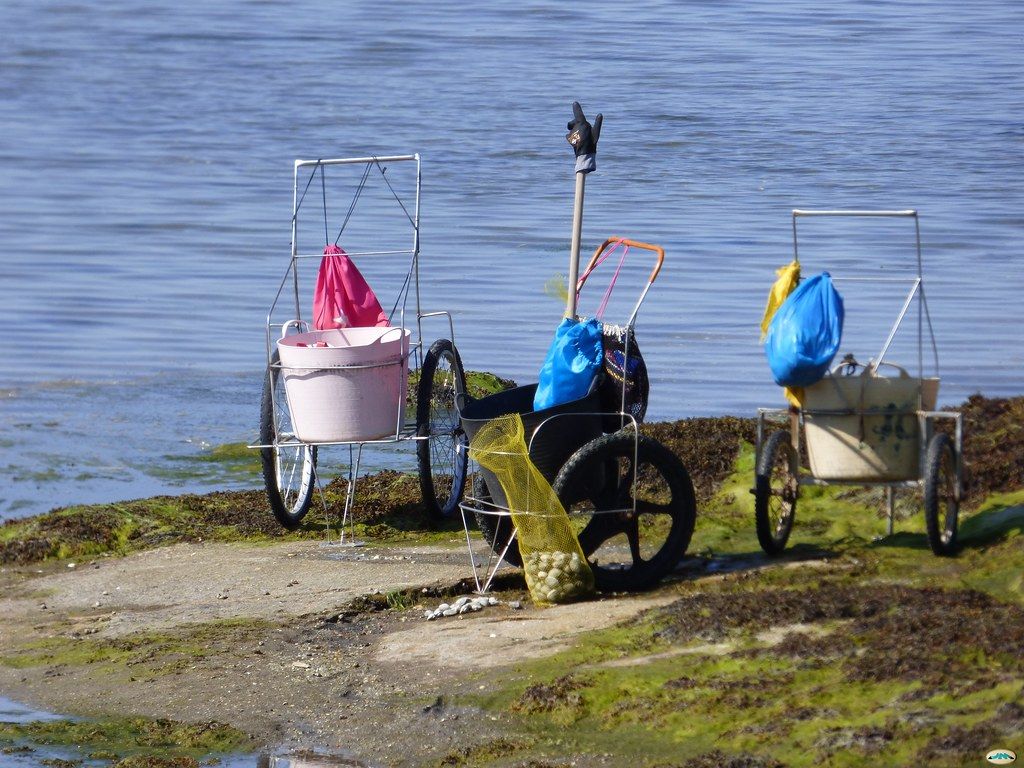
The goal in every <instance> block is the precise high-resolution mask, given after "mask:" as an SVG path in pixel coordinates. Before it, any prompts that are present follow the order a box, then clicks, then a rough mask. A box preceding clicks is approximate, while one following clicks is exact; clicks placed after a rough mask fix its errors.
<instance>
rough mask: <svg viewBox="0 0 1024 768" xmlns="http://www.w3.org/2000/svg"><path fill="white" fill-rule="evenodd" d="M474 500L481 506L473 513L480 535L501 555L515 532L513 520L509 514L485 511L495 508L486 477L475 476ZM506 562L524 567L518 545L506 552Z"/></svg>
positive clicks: (517, 566)
mask: <svg viewBox="0 0 1024 768" xmlns="http://www.w3.org/2000/svg"><path fill="white" fill-rule="evenodd" d="M473 498H474V499H476V501H477V504H478V506H479V509H478V510H476V511H474V512H473V516H474V517H476V524H477V526H478V527H479V528H480V533H481V535H482V536H483V537H484V541H486V542H487V543H488V544H489V545H490V547H491V549H492V550H493V551H494V553H495V554H496V555H500V554H501V551H502V550H503V549H505V546H506V545H507V544H508V540H509V539H510V538H511V537H512V533H513V532H514V531H515V528H514V526H513V525H512V518H511V517H509V516H508V514H507V513H506V514H504V515H499V514H494V515H489V514H487V512H486V511H485V510H487V509H490V508H493V507H494V501H493V500H492V499H491V493H490V491H488V490H487V483H486V481H485V480H484V476H483V475H481V474H480V473H477V474H476V475H474V476H473ZM505 562H506V563H508V564H509V565H513V566H515V567H516V568H520V567H522V565H523V558H522V556H521V555H520V554H519V546H518V544H513V545H512V546H511V547H509V548H508V550H507V551H506V552H505Z"/></svg>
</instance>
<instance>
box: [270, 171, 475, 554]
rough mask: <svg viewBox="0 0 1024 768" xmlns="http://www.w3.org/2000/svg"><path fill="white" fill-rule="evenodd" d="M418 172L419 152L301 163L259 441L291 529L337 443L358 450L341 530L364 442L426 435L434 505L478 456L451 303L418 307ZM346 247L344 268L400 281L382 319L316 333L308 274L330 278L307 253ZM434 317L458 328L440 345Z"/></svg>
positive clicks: (450, 497) (444, 511)
mask: <svg viewBox="0 0 1024 768" xmlns="http://www.w3.org/2000/svg"><path fill="white" fill-rule="evenodd" d="M389 171H391V172H390V173H389ZM420 182H421V169H420V156H419V155H418V154H413V155H401V156H388V157H377V156H371V157H357V158H342V159H327V160H325V159H318V160H296V161H295V167H294V174H293V186H292V193H293V195H292V200H293V207H292V219H291V254H290V259H289V262H288V267H287V269H286V271H285V274H284V277H283V278H282V280H281V283H280V286H279V287H278V290H277V294H276V295H275V297H274V301H273V303H272V304H271V307H270V310H269V312H268V313H267V319H266V366H267V367H266V374H265V378H264V386H263V398H262V404H261V408H260V436H259V443H258V444H256V445H254V446H252V447H255V448H258V449H259V450H260V457H261V459H262V465H263V477H264V481H265V485H266V491H267V498H268V500H269V503H270V507H271V510H272V511H273V513H274V516H275V517H276V518H277V520H278V521H279V522H280V523H281V525H283V526H284V527H285V528H288V529H294V528H297V527H298V526H299V524H300V522H301V521H302V518H303V517H304V516H305V514H306V513H307V512H308V510H309V509H310V506H311V504H312V502H313V498H314V495H315V493H316V490H317V488H318V487H319V484H318V475H317V465H318V460H319V458H320V453H321V451H322V449H324V448H325V447H328V446H331V447H333V446H343V447H347V448H348V450H349V455H348V480H349V483H348V494H347V496H346V499H345V508H344V514H343V517H342V525H341V528H342V534H341V535H342V541H344V536H345V532H344V531H345V522H346V521H348V520H350V513H351V508H352V504H353V502H354V498H355V488H356V482H355V481H356V478H357V477H358V473H359V465H360V460H361V457H362V450H363V447H364V446H366V445H385V444H394V443H401V442H406V441H409V442H413V443H415V445H416V456H417V463H418V468H419V482H420V488H421V491H422V495H423V501H424V506H425V508H426V509H427V511H428V513H429V514H431V515H432V516H435V517H444V516H447V515H450V514H452V513H454V511H455V509H456V508H457V505H458V502H459V500H460V499H461V497H462V492H463V486H464V483H465V478H466V453H465V451H464V450H462V448H463V446H464V443H465V439H464V436H463V434H462V431H461V426H460V424H459V420H458V414H457V411H456V409H455V399H456V397H459V396H462V395H464V393H465V391H466V383H465V374H464V372H463V369H462V361H461V359H460V357H459V353H458V350H457V349H456V347H455V331H454V324H453V322H452V316H451V314H450V313H449V312H447V311H433V312H424V311H423V310H422V308H421V305H420V281H419V277H420V227H419V219H420ZM346 185H347V186H349V187H353V188H354V192H353V194H352V196H351V198H349V197H348V196H347V195H346V196H345V200H344V202H343V205H342V206H341V207H340V214H339V216H338V218H341V223H340V227H339V228H338V229H334V228H333V227H337V226H338V224H337V222H336V221H335V222H332V216H331V215H330V214H331V213H333V212H335V211H336V209H335V207H333V206H332V204H331V203H332V202H333V200H334V194H333V193H334V192H335V191H336V188H337V187H338V186H341V187H345V186H346ZM373 185H376V188H377V191H378V194H377V197H376V198H374V200H375V202H373V203H371V204H370V205H369V207H370V208H371V210H370V211H368V215H367V217H366V218H367V219H368V223H367V225H366V226H364V227H363V231H362V232H360V231H359V228H358V227H355V228H353V227H350V224H351V223H352V222H353V221H354V218H353V216H354V214H355V213H356V210H357V206H358V203H359V201H360V199H364V200H365V199H366V198H365V197H364V192H365V191H366V190H367V189H368V188H370V187H371V186H373ZM328 190H331V194H330V195H329V192H328ZM371 197H372V195H371ZM307 200H308V201H309V202H308V203H307ZM304 203H306V205H305V206H304ZM308 209H312V210H308ZM332 225H333V226H332ZM346 230H348V234H347V235H346V234H345V233H346ZM353 230H356V231H355V232H354V231H353ZM403 232H404V234H403ZM343 236H344V237H345V240H344V242H345V243H346V244H350V243H353V242H355V243H357V244H360V245H361V244H362V243H363V242H364V241H365V242H369V243H371V244H370V245H369V246H368V247H365V248H362V247H360V248H357V249H354V250H352V251H349V252H348V253H345V252H344V251H342V250H341V249H340V248H339V247H338V243H339V241H341V240H342V237H343ZM406 237H408V238H409V239H410V240H411V242H409V244H408V246H406V245H404V242H405V238H406ZM324 241H326V247H324V245H322V244H321V243H323V242H324ZM314 244H315V247H314ZM321 249H322V251H321ZM338 255H340V256H344V258H345V259H346V261H344V262H338V267H337V268H339V269H341V268H346V269H347V268H349V265H350V264H355V263H358V264H360V265H363V266H364V268H365V267H366V265H369V264H371V263H374V264H376V263H380V264H383V265H384V266H382V267H381V269H379V270H377V271H378V272H379V273H380V274H382V275H384V276H386V277H389V278H392V279H394V280H395V281H397V282H398V283H399V288H398V290H397V292H392V294H391V296H389V297H388V298H390V300H391V301H390V303H388V304H384V305H381V310H380V311H381V317H380V319H379V321H378V322H377V324H376V325H375V326H371V327H348V326H349V325H350V323H349V322H346V318H342V317H338V318H327V322H326V323H325V322H322V319H321V318H316V321H317V324H318V325H319V326H320V329H319V330H316V329H313V328H311V323H310V320H307V319H304V318H306V317H309V315H306V314H305V313H304V310H303V297H304V296H305V295H309V296H312V294H313V290H312V288H313V286H312V282H311V281H309V282H310V284H309V292H308V294H305V293H303V292H302V291H301V290H300V284H301V283H302V279H301V278H306V279H307V281H308V278H309V277H311V276H317V275H318V273H317V270H316V269H315V266H314V268H313V269H309V268H308V267H307V265H308V264H309V260H311V259H312V260H314V261H313V264H314V265H317V264H321V260H322V259H328V258H335V257H336V256H338ZM332 266H333V265H332ZM321 268H322V267H321ZM317 279H318V280H319V279H321V278H320V277H319V276H318V277H317ZM359 279H360V280H362V278H361V276H360V277H359ZM360 285H362V284H361V283H360ZM319 287H320V286H318V290H319ZM346 287H347V286H346ZM382 298H384V295H383V294H382ZM349 299H351V301H353V302H355V304H353V306H355V305H357V304H359V302H362V303H363V304H366V305H369V301H368V299H367V297H366V295H365V293H360V294H359V295H353V296H350V297H349ZM373 300H374V302H376V297H374V299H373ZM434 318H439V319H441V320H442V321H443V322H444V324H445V325H446V326H447V328H446V330H447V336H445V337H442V338H439V339H437V340H436V341H434V342H433V343H431V344H429V346H428V345H427V343H426V342H425V341H424V335H423V326H424V321H426V320H428V319H434ZM325 326H326V327H325ZM336 326H340V327H336ZM410 390H414V391H415V394H416V402H415V407H414V408H412V407H411V405H410V403H409V402H408V398H407V394H408V393H409V391H410Z"/></svg>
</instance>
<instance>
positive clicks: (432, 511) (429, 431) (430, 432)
mask: <svg viewBox="0 0 1024 768" xmlns="http://www.w3.org/2000/svg"><path fill="white" fill-rule="evenodd" d="M465 393H466V375H465V373H464V372H463V370H462V360H461V359H460V358H459V352H458V350H457V349H455V345H454V344H452V343H451V341H449V340H448V339H438V340H437V341H435V342H434V343H433V344H432V345H431V347H430V350H429V351H428V352H427V354H426V356H425V357H424V358H423V367H422V368H421V369H420V383H419V388H418V390H417V393H416V435H417V436H418V437H420V438H425V439H421V440H418V441H417V442H416V461H417V464H418V465H419V475H420V493H421V494H422V496H423V506H424V507H425V508H426V510H427V514H428V515H429V516H430V517H432V518H435V519H442V518H446V517H450V516H451V515H452V514H454V513H455V511H456V510H457V509H458V507H459V501H461V499H462V491H463V489H464V488H465V486H466V458H467V452H468V451H467V447H468V445H469V441H468V440H467V439H466V433H465V432H463V431H462V424H461V422H460V421H459V411H458V408H457V407H456V398H457V397H459V396H461V395H465Z"/></svg>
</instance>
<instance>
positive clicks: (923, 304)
mask: <svg viewBox="0 0 1024 768" xmlns="http://www.w3.org/2000/svg"><path fill="white" fill-rule="evenodd" d="M801 217H804V218H807V217H839V218H910V219H913V220H914V243H915V253H916V256H917V277H916V278H915V279H913V280H910V282H911V288H910V291H909V292H908V294H907V297H906V299H905V300H904V302H903V306H902V308H901V309H900V312H899V314H898V315H897V317H896V321H895V322H894V323H893V325H892V328H891V329H890V330H889V335H888V336H887V337H886V340H885V343H884V344H883V345H882V349H881V350H880V351H879V353H878V357H877V358H875V359H874V360H872V362H871V363H870V364H869V365H870V367H871V369H872V371H874V370H877V369H878V366H880V365H881V364H882V362H883V360H884V359H885V355H886V353H887V352H888V351H889V347H890V346H891V345H892V342H893V339H894V338H895V337H896V332H897V331H898V330H899V328H900V326H901V325H902V323H903V319H904V318H905V317H906V314H907V311H908V310H909V309H910V305H911V303H912V302H913V301H914V299H915V297H916V298H917V303H918V312H917V367H918V376H920V377H921V378H924V323H925V321H927V325H928V335H929V338H930V340H931V346H932V355H933V357H934V364H935V375H936V376H938V375H939V350H938V346H937V345H936V343H935V330H934V328H933V327H932V318H931V313H930V312H929V311H928V300H927V299H926V298H925V293H924V275H923V260H922V257H921V221H920V219H919V218H918V215H917V211H916V210H913V209H907V210H902V211H864V210H806V209H801V208H794V209H793V258H794V259H795V260H796V261H799V260H800V252H799V244H798V237H797V219H798V218H801ZM832 279H833V280H834V281H836V282H844V281H850V282H853V281H857V282H871V283H905V282H907V281H908V280H909V278H891V277H890V278H880V277H875V276H874V275H865V276H859V277H858V276H848V277H844V276H838V277H836V276H833V278H832Z"/></svg>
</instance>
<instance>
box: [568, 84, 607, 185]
mask: <svg viewBox="0 0 1024 768" xmlns="http://www.w3.org/2000/svg"><path fill="white" fill-rule="evenodd" d="M603 120H604V115H598V116H597V117H596V118H594V125H593V126H591V125H590V123H589V122H588V121H587V118H586V116H585V115H584V114H583V107H581V106H580V103H579V102H578V101H574V102H573V103H572V120H570V121H569V123H568V125H566V128H568V129H569V133H567V134H566V135H565V138H566V140H567V141H568V142H569V144H571V145H572V149H573V151H574V152H575V153H576V173H590V172H591V171H593V170H595V169H596V168H597V140H598V139H599V138H601V122H602V121H603Z"/></svg>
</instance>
